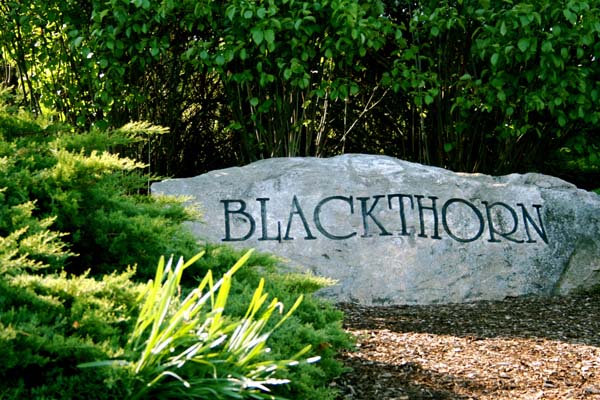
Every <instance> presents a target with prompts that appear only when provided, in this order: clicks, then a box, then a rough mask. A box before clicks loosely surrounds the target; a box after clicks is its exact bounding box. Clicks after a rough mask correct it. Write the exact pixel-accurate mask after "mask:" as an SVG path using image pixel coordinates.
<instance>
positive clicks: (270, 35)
mask: <svg viewBox="0 0 600 400" xmlns="http://www.w3.org/2000/svg"><path fill="white" fill-rule="evenodd" d="M264 36H265V40H266V41H267V43H273V42H274V41H275V32H274V31H273V29H267V30H266V31H265V32H264Z"/></svg>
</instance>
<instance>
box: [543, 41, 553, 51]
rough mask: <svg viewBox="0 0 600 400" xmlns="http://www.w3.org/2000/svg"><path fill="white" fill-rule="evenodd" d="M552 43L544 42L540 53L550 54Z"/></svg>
mask: <svg viewBox="0 0 600 400" xmlns="http://www.w3.org/2000/svg"><path fill="white" fill-rule="evenodd" d="M552 50H553V49H552V42H551V41H549V40H544V41H543V42H542V52H544V53H550V52H552Z"/></svg>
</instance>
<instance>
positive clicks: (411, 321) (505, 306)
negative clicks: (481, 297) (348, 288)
mask: <svg viewBox="0 0 600 400" xmlns="http://www.w3.org/2000/svg"><path fill="white" fill-rule="evenodd" d="M339 307H340V308H341V309H342V310H343V311H344V312H345V313H346V321H345V324H346V325H347V326H350V327H352V329H357V330H360V329H388V330H391V331H394V332H414V333H431V334H435V335H452V336H459V337H473V338H476V339H477V338H481V339H489V338H495V337H511V338H528V339H531V338H545V339H549V340H560V341H562V342H567V343H574V344H587V345H590V346H598V347H600V290H599V291H596V292H593V293H588V294H577V295H571V296H560V297H533V296H532V297H518V298H509V299H506V300H502V301H479V302H475V303H465V304H449V305H427V306H373V307H366V306H361V305H357V304H348V303H345V304H340V305H339Z"/></svg>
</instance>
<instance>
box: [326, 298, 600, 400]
mask: <svg viewBox="0 0 600 400" xmlns="http://www.w3.org/2000/svg"><path fill="white" fill-rule="evenodd" d="M339 307H340V308H341V309H342V310H343V311H344V312H345V315H346V317H345V328H346V330H347V331H349V332H350V333H352V334H353V335H355V336H356V338H357V340H358V342H357V347H356V349H353V350H352V351H348V352H345V353H343V354H341V356H340V357H341V359H342V361H343V362H344V363H345V365H346V366H347V367H349V368H350V369H351V370H350V371H349V372H348V373H345V374H344V375H342V376H341V377H340V378H338V379H337V380H336V381H335V382H333V383H332V385H334V386H336V387H337V388H338V389H339V392H340V396H339V400H355V399H356V400H371V399H377V400H400V399H402V400H406V399H481V400H483V399H490V400H491V399H493V400H501V399H511V400H512V399H527V400H533V399H561V400H562V399H586V400H592V399H598V400H600V293H595V294H587V295H573V296H565V297H554V298H534V297H526V298H511V299H507V300H504V301H482V302H476V303H469V304H453V305H432V306H387V307H366V306H360V305H356V304H340V305H339Z"/></svg>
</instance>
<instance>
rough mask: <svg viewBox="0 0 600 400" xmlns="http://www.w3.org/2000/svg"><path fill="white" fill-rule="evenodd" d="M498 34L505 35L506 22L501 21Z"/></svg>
mask: <svg viewBox="0 0 600 400" xmlns="http://www.w3.org/2000/svg"><path fill="white" fill-rule="evenodd" d="M500 34H501V35H502V36H506V24H505V23H504V21H502V24H501V25H500Z"/></svg>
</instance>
